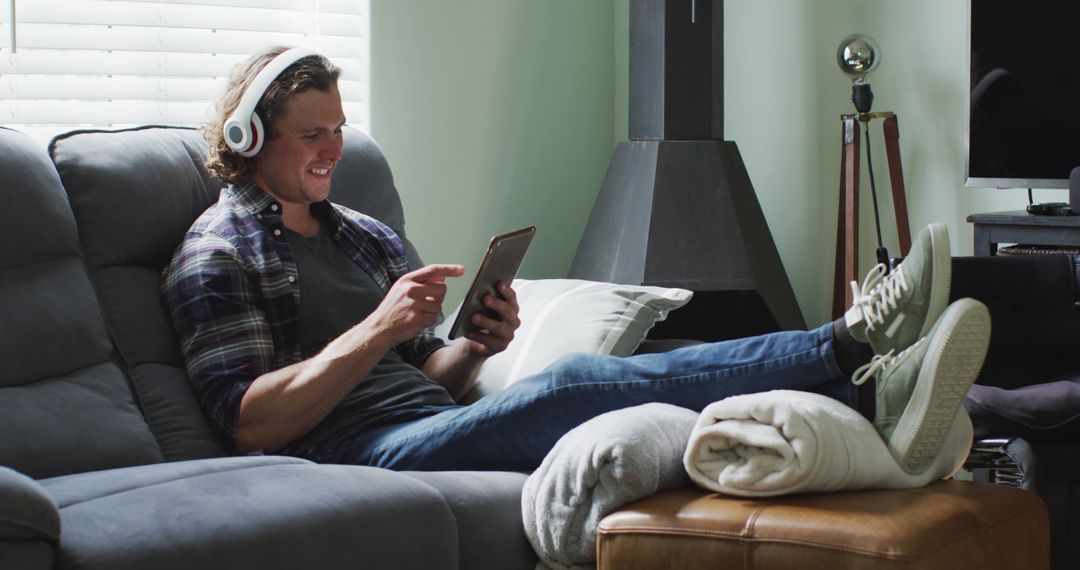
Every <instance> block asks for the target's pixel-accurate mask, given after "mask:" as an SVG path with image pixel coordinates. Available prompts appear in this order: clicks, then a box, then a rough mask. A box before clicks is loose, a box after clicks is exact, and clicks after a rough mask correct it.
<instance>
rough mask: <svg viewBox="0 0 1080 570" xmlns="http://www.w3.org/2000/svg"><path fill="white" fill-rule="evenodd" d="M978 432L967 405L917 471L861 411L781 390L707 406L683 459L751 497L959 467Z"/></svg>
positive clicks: (902, 482) (696, 471)
mask: <svg viewBox="0 0 1080 570" xmlns="http://www.w3.org/2000/svg"><path fill="white" fill-rule="evenodd" d="M971 437H972V428H971V420H970V419H969V418H968V416H967V414H966V413H965V412H964V410H963V409H960V410H959V411H958V412H957V416H956V419H955V420H954V421H953V425H952V428H951V430H950V433H949V435H948V436H947V438H946V441H945V444H944V445H943V447H942V451H941V453H940V454H939V455H938V459H937V460H936V461H935V463H934V464H932V465H931V466H930V468H928V469H927V470H926V471H924V472H923V473H920V474H919V475H909V474H908V473H906V472H904V470H903V469H901V468H900V466H899V465H897V463H896V460H895V459H893V456H892V454H890V453H889V450H888V448H887V447H886V446H885V442H884V441H882V439H881V437H880V436H879V435H878V433H877V431H875V430H874V427H873V426H872V425H871V424H870V422H869V421H867V420H866V418H864V417H863V416H862V415H861V414H859V413H858V412H857V411H855V410H853V409H851V408H849V407H848V406H846V405H844V404H842V403H840V402H838V401H836V400H834V399H832V398H827V397H825V396H820V395H817V394H811V393H808V392H794V391H790V390H775V391H772V392H764V393H760V394H748V395H745V396H735V397H732V398H726V399H724V400H720V401H718V402H715V403H713V404H711V405H709V406H708V407H706V408H705V410H703V411H702V413H701V415H700V417H699V418H698V421H697V424H696V425H695V426H694V430H693V432H692V434H691V436H690V443H689V445H688V446H687V448H686V455H685V456H684V458H683V461H684V465H685V467H686V471H687V473H689V475H690V478H691V479H692V480H693V481H694V482H695V483H697V484H699V485H701V486H702V487H705V488H707V489H711V490H714V491H719V492H722V493H728V494H731V495H738V496H743V497H769V496H775V495H783V494H787V493H804V492H825V491H837V490H855V489H903V488H915V487H922V486H924V485H926V484H928V483H930V482H932V481H935V480H937V479H941V478H942V477H946V476H948V475H951V474H952V473H954V472H955V471H956V470H957V469H959V468H960V466H961V465H963V462H964V458H965V457H967V454H968V451H969V450H970V448H971Z"/></svg>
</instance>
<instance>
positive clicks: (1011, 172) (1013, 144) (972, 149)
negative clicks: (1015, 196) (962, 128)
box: [967, 0, 1080, 188]
mask: <svg viewBox="0 0 1080 570" xmlns="http://www.w3.org/2000/svg"><path fill="white" fill-rule="evenodd" d="M970 36H971V40H970V41H971V54H970V68H971V90H970V92H969V97H970V99H969V108H968V111H969V115H968V149H967V152H968V154H967V185H968V186H983V187H998V188H1068V178H1069V172H1070V171H1071V170H1072V169H1073V168H1074V167H1077V166H1080V2H1077V1H1076V0H1029V1H1027V2H1024V1H1019V0H971V27H970Z"/></svg>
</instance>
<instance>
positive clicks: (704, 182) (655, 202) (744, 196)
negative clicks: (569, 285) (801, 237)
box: [569, 0, 806, 341]
mask: <svg viewBox="0 0 1080 570" xmlns="http://www.w3.org/2000/svg"><path fill="white" fill-rule="evenodd" d="M723 12H724V10H723V2H722V0H631V2H630V89H629V96H630V117H629V135H630V140H629V141H622V142H620V143H619V144H618V146H617V147H616V149H615V153H614V156H613V157H612V159H611V164H610V165H609V167H608V172H607V176H606V177H605V179H604V184H603V186H602V187H601V189H600V193H599V195H598V196H597V198H596V203H595V205H594V206H593V210H592V213H591V215H590V216H589V222H588V224H587V226H586V228H585V233H584V235H583V236H582V239H581V243H580V244H579V246H578V250H577V254H576V255H575V257H574V262H573V264H572V266H571V268H570V274H569V277H571V278H576V279H590V280H596V281H611V282H615V283H622V284H632V285H657V286H664V287H683V288H686V289H690V290H692V291H694V298H693V299H692V300H691V301H690V303H689V304H688V305H687V306H685V307H683V308H681V309H679V310H677V311H673V312H672V313H671V314H670V316H669V317H668V319H667V320H666V321H664V322H661V323H659V324H658V325H657V326H656V328H654V329H653V331H652V333H651V334H650V338H690V339H699V340H707V341H710V340H722V339H726V338H738V337H744V336H750V335H755V334H760V333H764V332H770V331H775V330H780V329H786V330H792V329H803V328H805V327H806V324H805V321H804V320H803V317H802V313H801V312H800V311H799V306H798V303H797V301H796V300H795V295H794V292H793V291H792V289H791V284H790V282H789V281H788V278H787V274H786V273H785V272H784V267H783V264H782V263H781V262H780V256H779V254H778V253H777V251H776V245H775V244H774V243H773V239H772V235H771V234H770V233H769V227H768V224H767V223H766V222H765V217H764V216H763V215H762V213H761V206H760V205H759V204H758V201H757V197H756V196H755V194H754V189H753V186H752V185H751V183H750V176H749V174H747V171H746V166H745V165H744V164H743V161H742V157H741V156H740V155H739V149H738V147H737V146H736V145H735V143H734V142H733V141H725V140H723V136H724V84H723V81H724V71H723V62H724V58H723V51H724V40H723V32H724V23H723Z"/></svg>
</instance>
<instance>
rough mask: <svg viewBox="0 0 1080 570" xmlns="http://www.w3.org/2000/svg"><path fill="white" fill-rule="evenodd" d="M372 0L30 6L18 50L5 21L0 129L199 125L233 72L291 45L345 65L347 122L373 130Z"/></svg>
mask: <svg viewBox="0 0 1080 570" xmlns="http://www.w3.org/2000/svg"><path fill="white" fill-rule="evenodd" d="M4 1H5V0H0V4H2V3H3V2H4ZM369 1H370V0H168V1H160V0H23V1H21V2H20V4H19V11H18V14H17V15H18V19H19V21H18V23H17V28H18V29H17V32H18V40H19V52H18V53H17V54H11V53H9V52H8V49H7V48H8V46H7V43H6V41H5V40H6V39H7V38H8V37H9V31H10V22H7V21H6V20H0V123H2V124H4V125H6V126H12V127H15V128H19V127H23V128H24V129H27V132H32V133H40V132H46V131H49V130H50V129H55V130H63V129H66V128H73V127H86V126H113V127H115V126H120V125H134V124H144V123H158V124H188V125H197V124H199V123H201V122H203V121H205V120H206V119H207V118H208V114H209V113H210V111H211V110H212V101H213V100H214V99H215V98H216V97H217V96H218V94H219V93H220V91H221V89H222V88H223V86H224V78H225V77H226V76H227V75H228V73H229V71H230V70H231V69H232V68H233V66H235V65H236V64H237V63H239V62H241V61H243V60H244V59H246V58H247V57H248V56H249V55H250V54H251V53H252V52H254V51H257V50H258V49H261V48H263V47H266V46H270V45H289V46H307V47H314V48H315V49H318V50H319V51H320V52H321V53H324V54H326V55H327V56H328V57H330V58H331V59H332V60H333V61H334V63H335V64H337V65H338V66H340V67H341V68H342V78H341V81H340V83H339V87H340V90H341V94H342V99H343V105H344V106H345V109H346V114H347V116H348V118H349V122H350V124H353V125H357V126H359V127H360V128H367V122H368V120H369V110H368V97H369V95H368V94H369V92H370V88H369V85H368V76H369V69H370V64H369V60H368V40H367V36H368V24H367V21H368V18H369V12H370V6H369ZM3 16H4V14H0V18H3Z"/></svg>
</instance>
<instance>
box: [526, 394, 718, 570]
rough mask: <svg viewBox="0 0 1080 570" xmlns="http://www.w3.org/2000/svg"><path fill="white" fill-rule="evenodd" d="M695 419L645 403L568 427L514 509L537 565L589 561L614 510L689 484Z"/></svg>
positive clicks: (680, 410)
mask: <svg viewBox="0 0 1080 570" xmlns="http://www.w3.org/2000/svg"><path fill="white" fill-rule="evenodd" d="M697 418H698V414H697V413H696V412H694V411H692V410H688V409H685V408H679V407H677V406H672V405H668V404H656V403H654V404H645V405H642V406H635V407H632V408H625V409H622V410H617V411H614V412H608V413H606V414H602V415H599V416H597V417H595V418H593V419H591V420H589V421H587V422H585V423H583V424H581V425H580V426H578V427H576V428H574V429H572V430H570V431H569V432H567V433H566V435H564V436H563V437H562V438H561V439H559V441H558V442H557V443H556V444H555V447H553V448H552V450H551V451H550V452H549V453H548V454H547V456H546V457H545V458H544V461H543V463H541V465H540V467H539V468H538V469H537V470H536V471H535V472H533V474H532V475H530V476H529V478H528V479H527V480H526V481H525V487H524V489H523V490H522V493H521V511H522V517H523V519H524V523H525V534H526V535H528V537H529V542H531V543H532V546H533V549H534V550H536V554H537V555H538V556H539V557H540V560H541V564H539V565H538V567H544V566H545V565H546V566H547V567H549V568H558V569H562V568H579V567H585V565H590V564H592V563H594V562H595V561H596V525H597V523H599V522H600V519H602V518H604V517H605V516H606V515H607V514H608V513H610V512H612V511H614V510H615V509H617V508H619V507H621V506H623V505H625V504H627V503H629V502H632V501H636V500H638V499H641V498H644V497H646V496H649V495H652V494H653V493H655V492H657V491H660V490H663V489H672V488H675V487H680V486H683V485H686V484H687V483H689V481H688V480H687V477H686V472H685V470H684V469H683V465H682V456H683V451H684V450H685V449H686V442H687V440H688V439H689V437H690V430H691V429H692V428H693V427H694V422H695V421H696V420H697Z"/></svg>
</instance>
